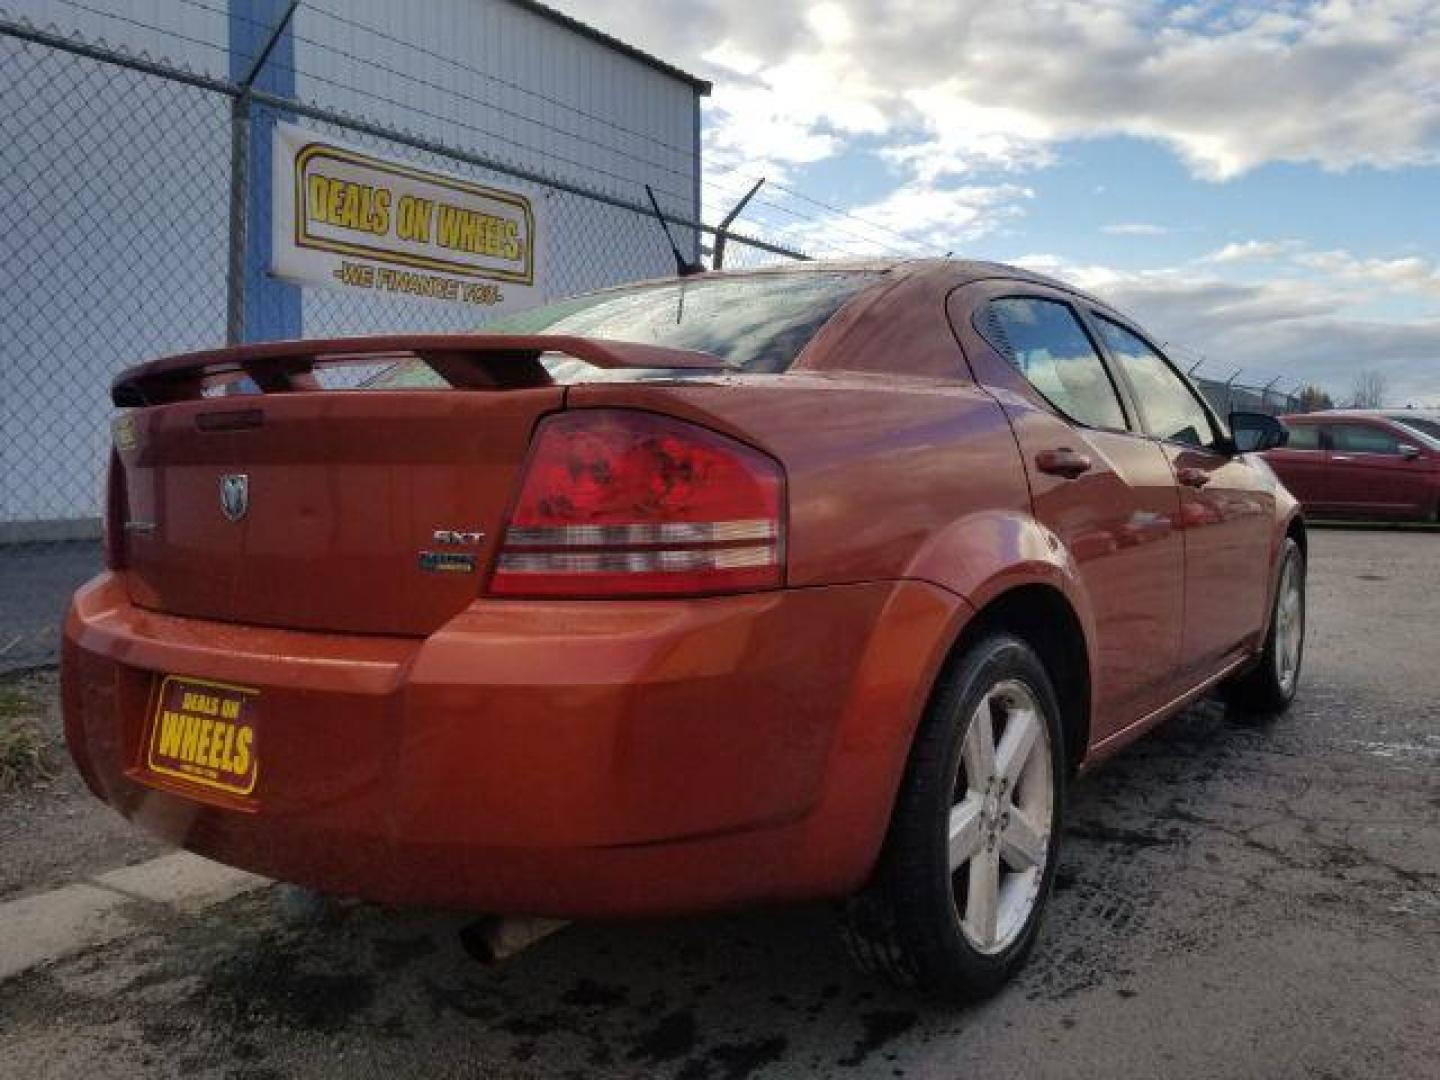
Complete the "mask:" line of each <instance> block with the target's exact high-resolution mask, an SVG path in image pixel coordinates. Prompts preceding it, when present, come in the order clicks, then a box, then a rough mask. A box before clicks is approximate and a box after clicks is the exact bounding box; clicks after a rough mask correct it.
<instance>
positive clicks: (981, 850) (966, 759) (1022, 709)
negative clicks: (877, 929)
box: [949, 679, 1055, 954]
mask: <svg viewBox="0 0 1440 1080" xmlns="http://www.w3.org/2000/svg"><path fill="white" fill-rule="evenodd" d="M957 772H958V775H957V776H956V781H955V788H954V797H953V799H952V805H951V808H950V819H949V866H950V874H951V882H952V887H953V891H954V895H955V909H956V914H957V915H958V917H959V919H960V928H961V931H962V932H963V933H964V935H965V939H966V940H967V941H968V942H969V943H970V945H971V947H973V948H974V949H976V950H978V951H979V952H982V953H986V954H995V953H998V952H1002V951H1003V950H1004V949H1006V948H1007V947H1008V946H1010V945H1011V944H1012V943H1013V942H1014V941H1015V940H1016V939H1017V938H1018V937H1019V936H1020V933H1021V932H1022V931H1023V930H1024V928H1025V925H1026V923H1027V922H1028V921H1029V918H1030V914H1031V912H1032V911H1033V910H1034V908H1035V904H1036V900H1037V898H1038V897H1039V895H1040V886H1041V883H1042V882H1043V880H1044V876H1045V863H1046V860H1047V859H1048V857H1049V854H1048V853H1049V850H1050V822H1051V821H1052V820H1053V809H1054V807H1053V801H1054V798H1055V793H1054V785H1053V783H1052V777H1051V751H1050V736H1049V731H1048V728H1047V726H1046V723H1045V718H1044V716H1043V715H1042V714H1041V712H1040V706H1039V703H1038V701H1037V699H1036V695H1035V694H1034V693H1033V692H1032V691H1031V690H1030V688H1029V687H1027V686H1026V685H1025V684H1024V683H1022V682H1019V681H1017V680H1013V679H1007V680H1004V681H1002V682H998V683H996V684H995V686H993V687H991V689H990V691H989V692H988V693H987V694H986V695H985V696H984V697H983V698H982V699H981V700H980V703H979V705H978V706H977V707H976V709H975V712H974V714H973V715H972V716H971V718H970V724H969V727H968V729H967V730H966V734H965V742H964V744H963V746H962V748H961V754H960V764H959V768H958V770H957Z"/></svg>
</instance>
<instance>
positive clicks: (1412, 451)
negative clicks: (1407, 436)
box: [1395, 442, 1420, 461]
mask: <svg viewBox="0 0 1440 1080" xmlns="http://www.w3.org/2000/svg"><path fill="white" fill-rule="evenodd" d="M1395 449H1396V450H1399V451H1400V456H1401V457H1403V458H1404V459H1405V460H1406V461H1415V460H1416V459H1418V458H1419V457H1420V447H1418V446H1414V445H1412V444H1410V443H1408V442H1402V443H1401V444H1400V445H1399V446H1397V447H1395Z"/></svg>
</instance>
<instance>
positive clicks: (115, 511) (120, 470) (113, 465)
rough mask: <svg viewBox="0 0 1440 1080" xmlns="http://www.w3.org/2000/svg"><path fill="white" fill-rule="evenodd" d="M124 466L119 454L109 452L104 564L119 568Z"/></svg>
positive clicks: (122, 561) (121, 563)
mask: <svg viewBox="0 0 1440 1080" xmlns="http://www.w3.org/2000/svg"><path fill="white" fill-rule="evenodd" d="M126 502H127V500H126V498H125V466H124V465H122V464H121V463H120V455H119V454H117V453H115V452H114V451H113V450H112V451H111V452H110V468H109V469H108V470H107V471H106V473H105V518H104V523H103V527H104V535H105V565H106V566H107V567H108V568H109V569H111V570H119V569H121V568H123V567H124V565H125V516H126Z"/></svg>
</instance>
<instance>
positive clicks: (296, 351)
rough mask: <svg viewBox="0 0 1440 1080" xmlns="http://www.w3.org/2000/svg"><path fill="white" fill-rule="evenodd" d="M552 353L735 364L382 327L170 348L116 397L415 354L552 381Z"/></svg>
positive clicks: (473, 369)
mask: <svg viewBox="0 0 1440 1080" xmlns="http://www.w3.org/2000/svg"><path fill="white" fill-rule="evenodd" d="M546 353H563V354H564V355H566V356H571V357H574V358H575V359H577V360H583V361H585V363H587V364H592V365H594V366H595V367H598V368H661V369H680V370H685V371H732V370H734V369H735V368H734V365H733V364H731V363H730V362H729V361H726V360H723V359H721V358H720V357H718V356H712V355H710V354H709V353H702V352H691V351H689V350H686V349H667V348H664V347H662V346H659V345H641V344H638V343H635V342H628V341H607V340H604V339H602V338H588V337H572V336H569V335H562V334H554V335H551V334H400V335H391V336H383V335H376V336H373V337H348V338H318V339H315V340H313V341H272V342H264V343H262V344H258V345H237V346H233V347H231V348H228V349H213V350H211V351H209V352H197V353H187V354H185V355H184V356H168V357H165V358H164V359H162V360H152V361H150V362H149V363H147V364H139V365H137V366H135V367H131V368H126V369H125V370H124V371H122V372H121V373H120V374H119V375H117V376H116V377H115V381H114V382H113V383H112V384H111V386H110V398H111V400H112V401H114V403H115V404H116V405H118V406H120V407H121V408H134V407H140V406H145V405H163V404H165V403H167V402H171V401H185V400H188V399H191V398H198V397H201V396H203V395H204V392H205V390H206V389H209V388H212V387H215V386H219V385H223V384H225V383H229V382H238V381H239V380H241V379H247V378H248V379H250V380H251V381H252V382H254V384H255V386H256V387H258V388H259V390H260V391H261V392H262V393H266V394H276V393H289V392H294V391H302V390H318V389H321V387H320V384H319V383H318V382H317V381H316V380H315V375H314V372H315V369H316V368H317V367H334V366H340V365H346V364H377V363H387V362H390V361H400V360H412V359H413V360H420V361H422V362H424V363H425V364H427V365H428V366H429V367H431V368H432V369H433V370H434V371H435V373H436V374H438V375H439V376H440V377H441V378H442V379H444V380H445V381H446V382H448V383H449V384H450V385H451V386H453V387H455V388H457V389H461V390H515V389H521V388H524V387H531V386H549V385H551V383H552V382H553V380H552V379H551V378H550V373H549V372H548V371H547V370H546V369H545V366H544V365H543V364H541V363H540V357H541V356H542V355H544V354H546Z"/></svg>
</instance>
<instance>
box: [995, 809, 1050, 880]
mask: <svg viewBox="0 0 1440 1080" xmlns="http://www.w3.org/2000/svg"><path fill="white" fill-rule="evenodd" d="M1009 814H1010V816H1009V820H1007V821H1006V823H1005V828H1004V829H1003V830H1002V831H1001V833H1000V857H1001V858H1002V859H1003V860H1004V861H1005V865H1006V866H1008V867H1010V869H1011V870H1015V871H1020V870H1029V869H1030V868H1031V867H1032V866H1040V865H1042V864H1043V863H1044V861H1045V838H1044V837H1043V836H1041V835H1040V830H1039V829H1037V828H1036V827H1035V826H1034V825H1033V824H1031V822H1030V819H1029V818H1027V817H1026V816H1025V815H1024V814H1023V813H1021V812H1020V809H1019V807H1014V806H1012V807H1011V808H1010V811H1009Z"/></svg>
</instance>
